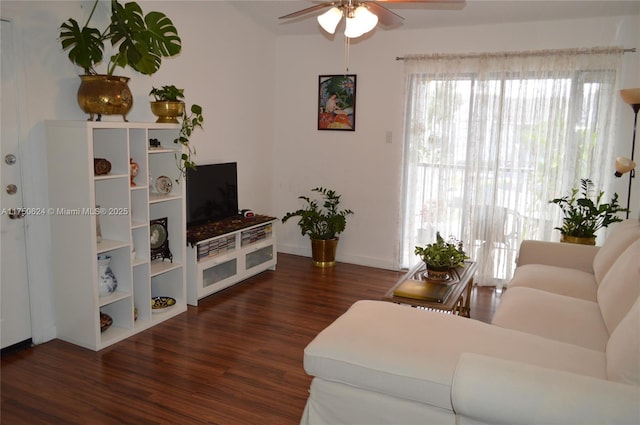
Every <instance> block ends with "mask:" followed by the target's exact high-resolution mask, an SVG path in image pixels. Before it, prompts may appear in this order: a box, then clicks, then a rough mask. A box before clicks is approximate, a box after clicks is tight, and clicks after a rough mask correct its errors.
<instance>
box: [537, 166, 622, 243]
mask: <svg viewBox="0 0 640 425" xmlns="http://www.w3.org/2000/svg"><path fill="white" fill-rule="evenodd" d="M593 186H594V185H593V182H592V181H591V180H590V179H580V188H581V189H577V188H573V189H571V195H566V196H563V197H561V198H555V199H552V200H551V201H549V203H553V204H556V205H558V206H559V207H560V209H561V210H562V215H563V218H562V226H561V227H555V228H554V229H556V230H559V231H560V233H561V237H560V242H569V243H579V244H585V245H595V244H596V232H597V231H598V230H600V229H602V228H603V227H607V226H609V225H610V224H612V223H616V222H619V221H622V219H621V218H620V217H618V216H616V215H615V214H617V213H619V212H625V211H627V209H626V208H622V207H621V206H620V205H618V194H617V193H614V194H613V197H612V198H611V201H609V203H603V202H602V197H603V196H604V191H599V192H598V193H597V195H596V196H595V197H593V196H591V192H592V190H593Z"/></svg>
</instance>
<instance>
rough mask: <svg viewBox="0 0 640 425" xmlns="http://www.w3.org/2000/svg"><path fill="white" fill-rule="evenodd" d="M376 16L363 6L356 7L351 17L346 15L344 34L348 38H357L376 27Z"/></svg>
mask: <svg viewBox="0 0 640 425" xmlns="http://www.w3.org/2000/svg"><path fill="white" fill-rule="evenodd" d="M377 24H378V17H377V16H376V15H374V14H373V13H371V12H369V9H367V8H366V7H365V6H360V7H358V8H357V9H356V10H355V11H354V12H353V17H352V18H350V17H349V16H347V25H346V28H345V30H344V35H345V36H346V37H349V38H358V37H360V36H361V35H362V34H365V33H367V32H369V31H371V30H372V29H374V28H375V27H376V25H377Z"/></svg>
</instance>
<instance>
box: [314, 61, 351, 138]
mask: <svg viewBox="0 0 640 425" xmlns="http://www.w3.org/2000/svg"><path fill="white" fill-rule="evenodd" d="M356 83H357V76H356V75H355V74H342V75H320V76H319V77H318V130H333V131H355V130H356Z"/></svg>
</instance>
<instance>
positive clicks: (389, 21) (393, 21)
mask: <svg viewBox="0 0 640 425" xmlns="http://www.w3.org/2000/svg"><path fill="white" fill-rule="evenodd" d="M363 3H365V4H366V5H367V7H368V8H369V10H371V12H372V13H373V14H374V15H376V16H377V17H378V19H379V20H380V23H381V24H382V25H388V26H392V25H397V24H399V23H401V22H402V21H403V20H404V18H403V17H402V16H400V15H398V14H397V13H394V12H392V11H390V10H389V9H387V8H386V7H384V6H381V5H379V4H378V3H376V2H374V1H365V2H363Z"/></svg>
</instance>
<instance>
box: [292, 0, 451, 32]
mask: <svg viewBox="0 0 640 425" xmlns="http://www.w3.org/2000/svg"><path fill="white" fill-rule="evenodd" d="M380 3H396V4H397V3H464V0H377V1H373V0H334V1H328V2H324V3H319V4H316V5H314V6H311V7H307V8H305V9H302V10H298V11H297V12H293V13H289V14H288V15H284V16H281V17H280V18H279V19H291V18H298V17H301V16H304V15H307V14H310V13H313V12H317V11H319V10H322V9H326V8H329V10H327V11H326V12H325V13H323V14H321V15H319V16H318V18H317V19H318V23H319V24H320V26H321V27H322V29H324V30H325V31H327V32H328V33H330V34H334V33H335V31H336V27H337V26H338V24H339V23H340V21H341V20H342V18H343V17H344V18H345V20H346V26H345V32H344V35H345V36H346V37H347V38H357V37H360V36H361V35H363V34H365V33H367V32H369V31H371V30H373V29H374V28H375V27H376V25H377V24H378V22H380V23H381V24H383V25H387V26H393V25H397V24H400V23H401V22H402V20H403V19H404V18H403V17H402V16H400V15H398V14H397V13H394V12H392V11H391V10H389V9H387V8H386V7H384V6H382V5H381V4H380Z"/></svg>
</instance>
